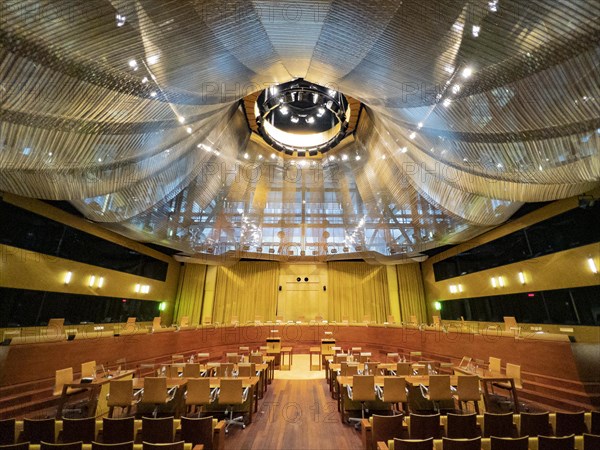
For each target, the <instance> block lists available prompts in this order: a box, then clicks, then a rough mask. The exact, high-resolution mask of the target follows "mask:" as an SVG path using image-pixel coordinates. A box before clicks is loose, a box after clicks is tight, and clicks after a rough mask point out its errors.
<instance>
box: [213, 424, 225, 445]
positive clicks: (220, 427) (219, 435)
mask: <svg viewBox="0 0 600 450" xmlns="http://www.w3.org/2000/svg"><path fill="white" fill-rule="evenodd" d="M213 449H214V450H225V421H224V420H220V421H219V422H218V423H217V424H216V425H215V428H214V430H213Z"/></svg>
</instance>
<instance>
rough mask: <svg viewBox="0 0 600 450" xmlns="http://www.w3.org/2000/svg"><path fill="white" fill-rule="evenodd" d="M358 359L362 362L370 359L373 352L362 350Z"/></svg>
mask: <svg viewBox="0 0 600 450" xmlns="http://www.w3.org/2000/svg"><path fill="white" fill-rule="evenodd" d="M358 360H359V362H362V363H364V362H368V361H370V360H371V352H361V353H360V355H358Z"/></svg>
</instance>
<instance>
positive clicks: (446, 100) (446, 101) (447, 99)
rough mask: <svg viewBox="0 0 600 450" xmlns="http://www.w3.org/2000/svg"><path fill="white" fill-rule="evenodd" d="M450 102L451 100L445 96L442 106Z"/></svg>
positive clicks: (446, 105) (445, 106) (448, 104)
mask: <svg viewBox="0 0 600 450" xmlns="http://www.w3.org/2000/svg"><path fill="white" fill-rule="evenodd" d="M450 103H452V101H451V100H450V99H449V98H445V99H444V101H443V102H442V105H443V106H444V108H447V107H448V106H450Z"/></svg>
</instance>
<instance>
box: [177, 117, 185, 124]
mask: <svg viewBox="0 0 600 450" xmlns="http://www.w3.org/2000/svg"><path fill="white" fill-rule="evenodd" d="M177 120H178V121H179V123H185V117H183V116H179V117H177Z"/></svg>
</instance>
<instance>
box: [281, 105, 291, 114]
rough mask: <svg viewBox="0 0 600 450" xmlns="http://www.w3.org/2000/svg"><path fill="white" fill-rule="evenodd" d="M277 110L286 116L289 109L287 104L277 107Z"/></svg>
mask: <svg viewBox="0 0 600 450" xmlns="http://www.w3.org/2000/svg"><path fill="white" fill-rule="evenodd" d="M279 112H280V113H281V114H283V115H284V116H287V115H288V113H289V112H290V110H289V108H288V107H287V106H282V107H281V108H279Z"/></svg>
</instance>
